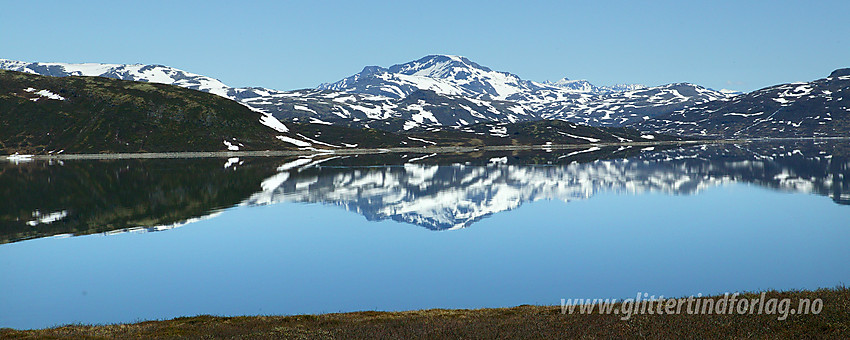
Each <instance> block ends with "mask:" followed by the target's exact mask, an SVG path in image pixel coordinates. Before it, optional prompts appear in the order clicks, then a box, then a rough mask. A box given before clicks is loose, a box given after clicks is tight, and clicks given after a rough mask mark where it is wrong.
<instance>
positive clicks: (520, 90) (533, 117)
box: [0, 55, 850, 145]
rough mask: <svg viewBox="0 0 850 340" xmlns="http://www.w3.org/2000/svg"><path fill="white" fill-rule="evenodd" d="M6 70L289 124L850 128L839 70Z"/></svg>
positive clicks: (742, 131)
mask: <svg viewBox="0 0 850 340" xmlns="http://www.w3.org/2000/svg"><path fill="white" fill-rule="evenodd" d="M0 69H6V70H13V71H19V72H26V73H33V74H39V75H48V76H55V77H64V76H100V77H108V78H116V79H123V80H132V81H141V82H153V83H163V84H170V85H177V86H181V87H185V88H189V89H194V90H199V91H204V92H209V93H212V94H216V95H219V96H222V97H225V98H228V99H231V100H234V101H236V102H239V103H241V104H243V105H244V106H247V107H249V108H250V109H252V110H254V111H256V112H257V113H260V114H263V115H265V116H268V117H269V118H274V119H276V120H278V121H280V122H282V124H281V125H284V126H287V125H291V124H308V125H309V124H319V125H335V126H344V127H349V128H361V129H362V128H368V129H379V130H383V131H386V132H389V133H393V134H405V133H410V132H413V131H426V130H433V128H435V127H442V128H443V129H447V128H450V127H454V129H462V128H463V127H465V126H471V125H474V124H480V123H517V122H523V121H538V120H564V121H568V122H573V123H579V124H583V125H590V126H598V127H622V126H629V127H634V128H637V129H640V130H642V131H645V133H648V134H659V133H671V134H680V135H684V136H712V137H723V138H727V137H812V136H848V135H850V130H848V128H847V126H848V125H847V124H848V123H847V122H848V118H847V111H846V108H847V106H848V105H847V101H848V100H850V97H848V96H844V95H843V93H844V91H845V90H846V89H847V87H848V85H850V84H848V83H850V81H848V77H847V76H845V75H842V74H844V73H842V72H845V71H841V70H839V71H836V72H837V73H834V76H831V77H829V78H827V79H823V80H818V81H815V82H812V83H794V84H787V85H779V86H775V87H770V88H767V89H762V90H759V91H755V92H753V93H748V94H740V93H732V92H729V91H726V90H720V91H718V90H713V89H709V88H705V87H702V86H699V85H695V84H690V83H675V84H667V85H661V86H652V87H647V86H643V85H636V84H624V85H615V86H610V87H606V86H596V85H593V84H591V83H590V82H588V81H586V80H569V79H567V78H564V79H561V80H559V81H556V82H535V81H530V80H524V79H521V78H520V77H519V76H517V75H514V74H511V73H508V72H500V71H494V70H492V69H490V68H488V67H485V66H482V65H479V64H477V63H475V62H473V61H471V60H469V59H467V58H465V57H460V56H452V55H429V56H426V57H423V58H421V59H419V60H415V61H411V62H407V63H403V64H397V65H393V66H390V67H387V68H384V67H380V66H367V67H365V68H364V69H363V70H362V71H361V72H359V73H357V74H354V75H352V76H350V77H347V78H345V79H342V80H339V81H336V82H332V83H323V84H321V85H319V86H318V87H317V88H315V89H303V90H293V91H279V90H272V89H266V88H260V87H244V88H233V87H229V86H227V85H225V84H223V83H222V82H221V81H218V80H216V79H213V78H210V77H206V76H202V75H198V74H194V73H189V72H185V71H182V70H178V69H175V68H171V67H167V66H162V65H122V64H63V63H29V62H21V61H14V60H5V59H0ZM818 96H820V97H818ZM818 98H820V99H818ZM298 139H299V140H301V141H302V142H305V143H310V142H309V141H307V140H306V139H304V138H300V137H298ZM325 142H328V143H331V144H333V142H329V141H325ZM302 145H306V144H302Z"/></svg>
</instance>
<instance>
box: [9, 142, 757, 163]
mask: <svg viewBox="0 0 850 340" xmlns="http://www.w3.org/2000/svg"><path fill="white" fill-rule="evenodd" d="M752 141H761V139H758V140H757V139H714V140H681V141H652V142H622V143H586V144H543V145H491V146H424V147H393V148H350V149H317V148H303V149H299V150H263V151H175V152H133V153H78V154H71V153H69V154H48V155H17V154H16V155H2V156H0V158H2V159H3V160H6V161H9V162H15V161H24V162H25V161H30V160H33V161H35V160H63V161H64V160H110V159H177V158H230V157H285V156H311V155H368V154H384V153H437V154H441V153H469V152H479V151H533V150H539V151H551V150H574V149H582V148H588V147H610V146H615V147H616V146H632V147H649V146H663V145H694V144H721V143H724V144H725V143H728V144H737V143H749V142H752Z"/></svg>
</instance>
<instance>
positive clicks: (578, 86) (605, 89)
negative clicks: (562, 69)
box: [543, 77, 646, 94]
mask: <svg viewBox="0 0 850 340" xmlns="http://www.w3.org/2000/svg"><path fill="white" fill-rule="evenodd" d="M543 84H546V85H549V86H554V87H558V88H562V89H565V90H569V91H571V92H579V93H590V94H605V93H611V92H623V91H634V90H639V89H642V88H645V87H646V86H644V85H641V84H616V85H612V86H596V85H593V84H591V83H590V82H589V81H587V80H584V79H578V80H574V79H569V78H566V77H564V78H561V79H559V80H558V81H556V82H550V81H544V82H543Z"/></svg>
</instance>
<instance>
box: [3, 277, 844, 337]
mask: <svg viewBox="0 0 850 340" xmlns="http://www.w3.org/2000/svg"><path fill="white" fill-rule="evenodd" d="M759 294H760V293H750V294H744V295H742V298H749V299H753V298H758V297H759ZM766 297H767V298H768V299H769V298H779V299H782V298H789V299H791V300H792V304H791V305H792V306H796V304H797V301H798V300H799V299H801V298H809V299H816V298H820V299H822V300H823V309H822V311H821V312H820V313H819V314H818V315H811V314H809V315H789V316H788V318H787V319H785V320H782V321H780V320H777V315H764V314H763V315H755V314H753V315H750V314H745V315H717V314H712V315H688V314H686V313H683V314H676V315H647V314H641V315H635V316H633V317H631V318H630V319H629V320H625V321H624V320H621V318H620V316H618V315H599V314H596V313H594V314H591V315H577V314H572V315H566V314H562V313H561V307H560V306H519V307H514V308H492V309H476V310H445V309H431V310H421V311H409V312H355V313H339V314H324V315H298V316H252V317H216V316H206V315H204V316H195V317H182V318H177V319H173V320H167V321H146V322H140V323H135V324H117V325H103V326H84V325H71V326H62V327H56V328H49V329H40V330H22V331H18V330H12V329H2V330H0V338H9V339H31V338H39V339H45V338H46V339H50V338H75V339H77V338H80V339H100V338H136V339H139V338H150V339H164V338H229V339H232V338H235V339H239V338H250V339H280V338H291V339H375V338H392V339H410V338H426V339H444V338H450V339H459V338H471V339H478V338H487V339H497V338H498V339H511V338H517V339H520V338H521V339H543V338H641V339H644V338H652V339H668V338H691V339H717V338H736V339H738V338H756V339H768V338H769V339H776V338H792V339H800V338H835V339H847V338H848V337H850V289H848V288H846V287H843V286H842V287H837V288H831V289H819V290H816V291H786V292H776V291H769V292H766Z"/></svg>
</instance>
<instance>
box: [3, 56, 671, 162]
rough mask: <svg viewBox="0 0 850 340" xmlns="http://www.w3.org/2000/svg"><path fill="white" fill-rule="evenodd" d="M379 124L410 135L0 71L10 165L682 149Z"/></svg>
mask: <svg viewBox="0 0 850 340" xmlns="http://www.w3.org/2000/svg"><path fill="white" fill-rule="evenodd" d="M48 69H50V68H48ZM139 72H142V73H144V72H143V71H139ZM204 83H207V84H208V82H204ZM417 93H420V94H423V93H425V92H417ZM412 97H413V96H409V97H408V98H406V99H410V98H412ZM381 122H383V123H385V124H387V125H382V127H391V126H393V125H392V124H395V126H398V127H399V130H402V131H404V133H393V132H390V131H386V129H384V130H378V129H374V128H368V127H366V128H364V127H361V126H356V125H355V126H352V127H347V126H340V125H328V124H326V123H315V122H313V123H302V122H290V123H287V125H288V126H287V125H284V123H282V122H280V121H279V120H278V119H276V118H274V117H273V116H272V115H270V114H268V113H266V112H263V111H262V110H257V109H253V110H252V108H250V107H248V106H246V105H244V104H243V105H240V104H239V103H237V102H235V101H232V100H228V99H226V98H223V97H220V96H217V95H213V94H210V93H205V92H200V91H193V90H189V89H185V88H181V87H178V86H174V85H166V84H155V83H146V82H136V81H128V80H119V79H110V78H103V77H76V76H71V77H50V76H41V75H35V74H30V73H23V72H16V71H7V70H0V126H3V128H2V129H0V154H8V155H13V154H15V153H20V154H58V153H63V152H64V153H104V152H107V153H128V152H175V151H250V150H287V149H307V150H312V151H311V152H315V151H318V150H317V149H326V150H328V149H347V148H367V149H368V148H390V147H423V146H437V147H439V146H485V145H544V144H586V143H589V142H613V143H617V142H635V141H644V142H646V141H657V140H674V139H675V138H670V137H668V136H663V135H652V134H645V133H641V132H639V131H637V130H634V129H625V128H604V127H589V126H583V125H577V124H574V123H570V122H565V121H558V120H536V121H523V122H517V123H501V122H498V121H488V122H486V123H477V124H472V125H463V126H462V128H445V129H444V128H433V129H421V128H417V129H407V128H406V127H405V124H406V121H402V120H399V119H395V120H383V121H381ZM12 158H14V157H12ZM12 158H9V159H12Z"/></svg>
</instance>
